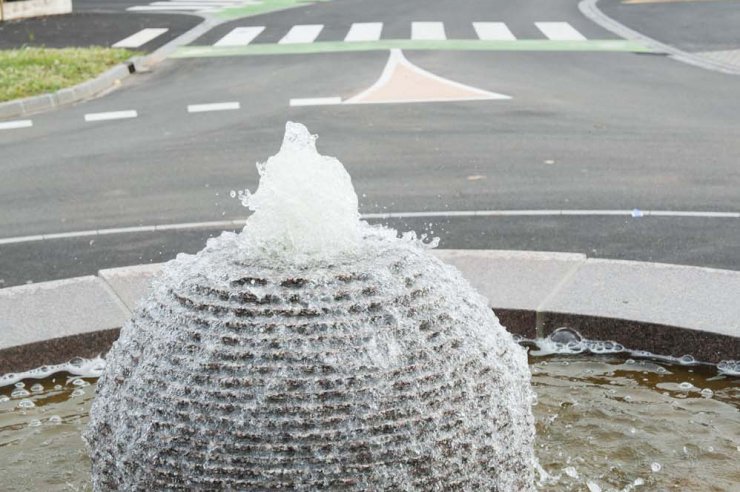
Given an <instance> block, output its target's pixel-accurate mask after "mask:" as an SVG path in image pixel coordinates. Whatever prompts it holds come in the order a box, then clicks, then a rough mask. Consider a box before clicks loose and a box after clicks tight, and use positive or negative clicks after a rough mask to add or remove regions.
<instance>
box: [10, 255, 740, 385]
mask: <svg viewBox="0 0 740 492" xmlns="http://www.w3.org/2000/svg"><path fill="white" fill-rule="evenodd" d="M435 254H436V255H437V256H438V257H440V258H441V259H442V260H443V261H445V262H447V263H450V264H452V265H454V266H456V267H457V268H459V269H460V270H461V271H462V272H463V274H464V275H465V277H466V278H468V280H469V281H470V282H471V283H472V284H473V286H475V287H476V288H477V289H478V290H479V291H480V292H481V293H482V294H483V295H485V296H486V297H487V298H488V299H489V301H490V305H491V307H493V308H494V310H495V311H496V313H497V315H498V316H499V318H500V319H501V321H502V323H503V324H504V325H505V326H507V328H509V330H510V331H512V332H513V333H517V334H520V335H522V336H526V337H530V338H531V337H535V336H539V337H543V336H546V335H547V334H548V333H550V332H551V331H553V330H554V329H556V328H558V327H560V326H569V327H571V328H574V329H577V330H578V331H580V332H581V333H582V334H583V335H584V336H585V337H587V338H590V339H601V340H614V341H617V342H619V343H622V344H623V345H625V346H626V347H628V348H633V349H642V350H648V351H651V352H654V353H658V354H662V355H673V356H677V357H680V356H682V355H685V354H691V355H693V356H694V357H695V358H696V359H698V360H703V361H708V362H719V361H720V360H726V359H737V358H740V301H739V300H740V272H737V271H728V270H717V269H710V268H699V267H688V266H678V265H666V264H657V263H642V262H633V261H616V260H601V259H589V258H586V256H584V255H581V254H571V253H542V252H526V251H491V250H439V251H436V252H435ZM160 266H161V265H159V264H154V265H139V266H132V267H125V268H114V269H109V270H101V271H100V272H99V274H98V275H97V276H87V277H78V278H73V279H67V280H58V281H52V282H44V283H39V284H32V285H24V286H18V287H10V288H6V289H0V373H3V372H9V371H11V369H12V370H13V371H19V370H23V369H29V368H32V367H35V366H38V365H41V364H51V363H60V362H64V361H65V360H68V359H69V358H71V357H72V356H76V355H78V356H92V355H96V353H97V352H95V351H98V352H100V351H102V350H105V349H106V348H107V346H109V345H110V343H111V342H112V340H113V339H115V337H116V336H117V332H116V330H117V329H118V328H120V327H121V325H122V324H123V323H124V322H125V321H126V320H127V319H128V318H129V316H130V315H131V311H132V310H133V309H134V308H135V306H136V304H137V303H138V301H139V300H140V299H141V298H142V297H143V296H145V295H146V293H147V290H148V288H149V284H150V282H151V279H152V277H153V276H154V275H156V274H157V272H158V271H159V270H160ZM101 337H102V338H101ZM55 358H56V359H55ZM19 361H22V365H23V366H26V367H19V366H18V364H19V363H21V362H19Z"/></svg>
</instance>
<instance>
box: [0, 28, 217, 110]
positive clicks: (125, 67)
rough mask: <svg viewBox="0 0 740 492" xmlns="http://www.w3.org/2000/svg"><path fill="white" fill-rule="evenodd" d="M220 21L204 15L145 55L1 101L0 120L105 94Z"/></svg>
mask: <svg viewBox="0 0 740 492" xmlns="http://www.w3.org/2000/svg"><path fill="white" fill-rule="evenodd" d="M222 22H224V21H221V20H214V19H212V18H210V17H207V18H204V20H203V22H201V23H200V24H198V25H197V26H195V27H194V28H192V29H190V30H189V31H186V32H184V33H183V34H181V35H180V36H178V37H176V38H175V39H173V40H172V41H170V42H169V43H167V44H165V45H163V46H161V47H159V48H158V49H157V50H155V51H154V52H152V53H150V54H148V55H146V56H141V57H139V56H137V57H133V58H131V59H130V60H128V61H127V62H124V63H119V64H118V65H116V66H114V67H113V68H110V69H109V70H107V71H105V72H103V73H102V74H100V75H98V76H97V77H95V78H94V79H91V80H88V81H85V82H82V83H80V84H77V85H74V86H72V87H68V88H66V89H60V90H58V91H56V92H52V93H49V94H42V95H40V96H33V97H27V98H24V99H16V100H14V101H7V102H4V103H0V119H5V118H13V117H17V116H27V115H31V114H34V113H40V112H43V111H49V110H52V109H55V108H58V107H61V106H66V105H69V104H73V103H76V102H80V101H84V100H87V99H91V98H93V97H95V96H101V95H103V94H107V93H108V92H110V91H111V90H113V89H116V88H117V87H119V86H120V85H121V82H122V81H123V80H124V79H125V78H126V77H128V76H129V75H131V74H133V73H136V72H147V71H149V70H151V68H152V67H153V66H154V65H156V64H157V63H159V62H161V61H162V60H164V59H165V58H167V57H168V56H169V55H170V54H171V53H172V52H173V51H175V50H176V49H177V48H178V47H180V46H183V45H185V44H188V43H190V42H191V41H194V40H195V39H197V38H198V37H200V36H201V35H203V34H204V33H206V32H207V31H209V30H210V29H212V28H213V27H214V26H217V25H218V24H220V23H222Z"/></svg>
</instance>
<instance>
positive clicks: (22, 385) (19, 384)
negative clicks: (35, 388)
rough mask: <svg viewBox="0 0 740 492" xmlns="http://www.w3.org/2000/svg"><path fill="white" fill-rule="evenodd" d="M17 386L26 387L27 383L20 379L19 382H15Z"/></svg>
mask: <svg viewBox="0 0 740 492" xmlns="http://www.w3.org/2000/svg"><path fill="white" fill-rule="evenodd" d="M15 387H16V388H25V387H26V383H24V382H23V381H18V382H17V383H15Z"/></svg>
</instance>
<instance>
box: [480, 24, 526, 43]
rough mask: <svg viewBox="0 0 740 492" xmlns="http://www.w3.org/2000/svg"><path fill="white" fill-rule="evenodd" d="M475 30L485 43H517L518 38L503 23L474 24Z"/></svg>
mask: <svg viewBox="0 0 740 492" xmlns="http://www.w3.org/2000/svg"><path fill="white" fill-rule="evenodd" d="M473 29H475V33H476V34H477V35H478V38H479V39H481V40H483V41H516V36H514V34H513V33H512V32H511V31H510V30H509V28H508V27H506V24H504V23H503V22H473Z"/></svg>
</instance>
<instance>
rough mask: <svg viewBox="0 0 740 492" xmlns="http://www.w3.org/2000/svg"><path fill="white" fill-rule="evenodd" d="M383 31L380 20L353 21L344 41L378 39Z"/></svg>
mask: <svg viewBox="0 0 740 492" xmlns="http://www.w3.org/2000/svg"><path fill="white" fill-rule="evenodd" d="M382 32H383V23H382V22H355V23H354V24H352V27H350V28H349V31H348V32H347V36H346V37H345V38H344V40H345V41H346V42H349V43H354V42H358V41H378V40H379V39H380V35H381V34H382Z"/></svg>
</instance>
